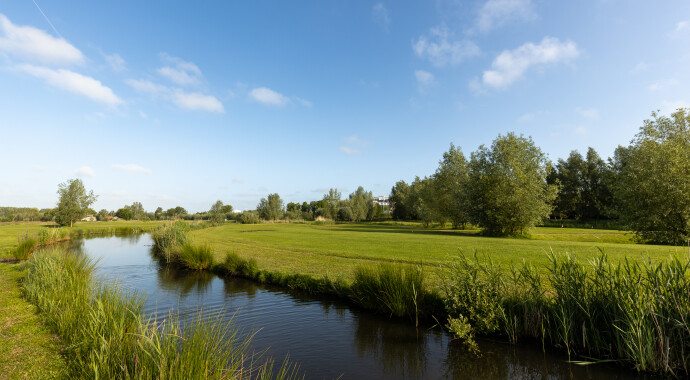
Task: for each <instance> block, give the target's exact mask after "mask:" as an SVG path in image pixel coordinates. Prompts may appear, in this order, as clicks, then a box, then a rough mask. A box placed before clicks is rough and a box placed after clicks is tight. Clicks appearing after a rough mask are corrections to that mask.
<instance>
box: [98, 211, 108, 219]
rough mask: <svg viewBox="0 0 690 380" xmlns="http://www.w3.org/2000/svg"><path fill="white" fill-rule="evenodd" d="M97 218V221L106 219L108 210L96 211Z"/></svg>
mask: <svg viewBox="0 0 690 380" xmlns="http://www.w3.org/2000/svg"><path fill="white" fill-rule="evenodd" d="M98 220H99V221H104V220H108V210H106V209H102V210H101V211H99V212H98Z"/></svg>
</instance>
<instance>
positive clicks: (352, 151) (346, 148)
mask: <svg viewBox="0 0 690 380" xmlns="http://www.w3.org/2000/svg"><path fill="white" fill-rule="evenodd" d="M340 150H341V151H342V152H343V153H345V154H347V155H348V156H359V155H361V154H362V151H361V150H359V149H354V148H350V147H349V146H341V147H340Z"/></svg>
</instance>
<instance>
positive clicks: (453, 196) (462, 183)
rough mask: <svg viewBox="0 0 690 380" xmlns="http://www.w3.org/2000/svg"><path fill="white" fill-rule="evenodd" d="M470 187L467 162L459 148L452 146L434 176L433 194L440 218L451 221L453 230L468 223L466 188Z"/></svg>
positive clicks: (444, 154) (444, 155)
mask: <svg viewBox="0 0 690 380" xmlns="http://www.w3.org/2000/svg"><path fill="white" fill-rule="evenodd" d="M466 186H468V173H467V160H466V159H465V155H464V154H463V153H462V150H460V148H459V147H455V146H454V145H453V144H450V149H448V152H445V153H443V159H442V160H441V161H439V166H438V169H436V173H434V176H433V188H434V189H433V192H434V193H435V197H436V198H437V200H436V205H437V207H438V214H439V217H440V218H441V219H442V220H443V221H445V220H450V221H451V223H452V224H453V228H458V227H460V226H464V225H465V224H467V222H468V216H467V211H466V209H467V207H466V203H467V199H466V197H465V194H466V192H465V187H466Z"/></svg>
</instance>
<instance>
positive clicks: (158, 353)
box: [22, 249, 297, 379]
mask: <svg viewBox="0 0 690 380" xmlns="http://www.w3.org/2000/svg"><path fill="white" fill-rule="evenodd" d="M26 266H27V267H28V273H27V275H26V277H25V278H24V280H23V284H22V285H23V288H24V292H25V294H26V297H27V299H29V300H30V301H31V302H32V303H34V304H36V305H37V307H38V308H39V310H40V311H41V313H42V314H43V315H44V316H45V319H46V322H47V325H48V326H49V327H50V328H51V329H52V330H53V331H55V332H56V333H57V334H58V335H59V336H60V338H61V339H62V341H63V342H64V343H65V345H66V349H65V353H64V355H65V358H66V360H67V365H68V376H69V377H70V378H85V379H86V378H88V379H94V378H95V379H98V378H107V379H123V378H136V379H201V378H203V379H250V378H252V379H254V378H255V379H272V378H295V377H296V372H297V369H296V367H293V366H290V365H289V364H287V363H285V364H284V365H283V366H282V367H281V368H280V369H278V371H277V372H276V373H275V374H274V373H273V363H272V362H271V361H270V360H269V361H265V363H264V364H262V365H257V364H255V363H256V361H257V360H258V359H257V358H256V357H253V356H252V354H250V353H249V351H248V346H249V338H247V339H240V338H239V336H238V334H237V331H236V330H234V329H233V327H232V325H230V324H227V323H225V322H223V320H222V319H217V320H216V321H208V320H204V319H203V318H202V315H201V312H200V313H199V314H198V315H197V316H196V317H193V318H192V319H191V320H186V319H182V318H180V317H179V316H177V315H174V314H170V315H169V316H168V318H166V319H165V320H164V322H162V323H160V324H156V323H155V322H154V321H153V319H148V318H147V317H145V316H143V314H142V309H143V304H144V300H143V298H142V297H140V296H138V295H136V294H134V293H128V292H125V291H123V290H121V289H120V288H119V287H118V286H117V285H115V284H112V283H107V282H103V281H101V280H98V279H96V278H95V276H94V275H93V270H94V264H93V263H92V262H91V261H90V260H89V259H88V258H86V257H84V256H74V255H71V254H69V253H67V252H65V251H62V250H60V249H56V250H54V251H43V252H40V253H38V254H36V255H33V256H32V257H31V258H30V259H29V261H28V262H27V263H26Z"/></svg>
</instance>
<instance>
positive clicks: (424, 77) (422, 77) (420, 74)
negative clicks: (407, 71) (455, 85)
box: [414, 70, 436, 92]
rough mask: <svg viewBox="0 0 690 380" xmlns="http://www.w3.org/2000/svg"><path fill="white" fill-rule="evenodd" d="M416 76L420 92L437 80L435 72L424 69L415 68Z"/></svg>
mask: <svg viewBox="0 0 690 380" xmlns="http://www.w3.org/2000/svg"><path fill="white" fill-rule="evenodd" d="M414 77H415V79H416V80H417V85H418V86H419V91H420V92H423V91H424V90H425V89H426V88H428V87H429V86H432V85H433V84H434V83H435V82H436V81H435V79H434V74H432V73H430V72H428V71H424V70H415V72H414Z"/></svg>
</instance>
